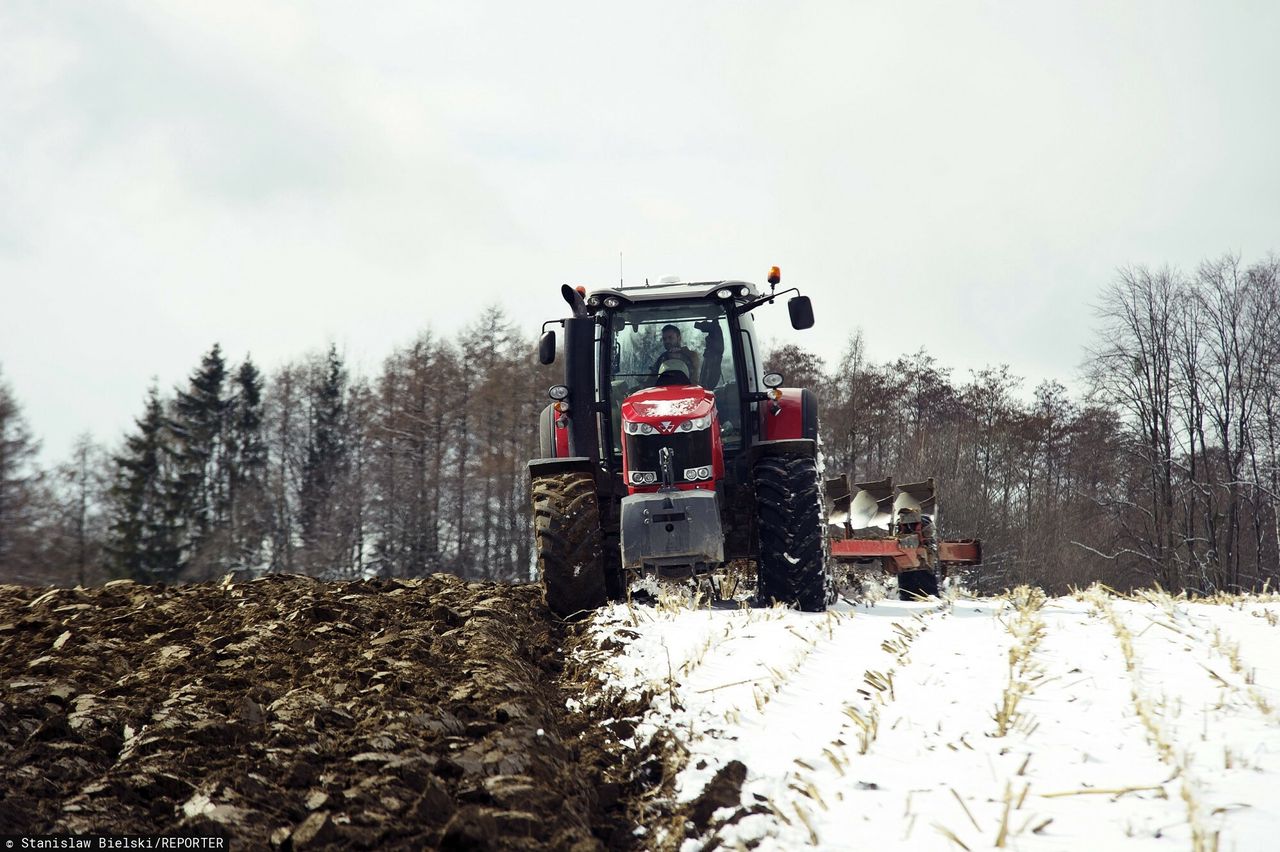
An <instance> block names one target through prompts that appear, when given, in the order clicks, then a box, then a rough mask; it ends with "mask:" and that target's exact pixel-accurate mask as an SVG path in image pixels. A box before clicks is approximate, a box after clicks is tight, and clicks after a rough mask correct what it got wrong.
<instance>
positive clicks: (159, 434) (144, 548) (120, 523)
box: [107, 387, 183, 583]
mask: <svg viewBox="0 0 1280 852" xmlns="http://www.w3.org/2000/svg"><path fill="white" fill-rule="evenodd" d="M135 422H136V423H137V426H138V431H137V433H135V434H133V435H129V436H128V437H126V438H125V449H124V452H123V453H122V454H120V455H118V456H116V457H115V463H116V482H115V484H114V485H113V486H112V488H111V491H110V498H111V502H112V511H111V518H112V519H111V527H110V533H109V541H108V545H107V552H108V554H109V556H110V559H111V568H112V572H113V573H114V574H116V575H117V576H120V577H128V578H130V579H134V580H138V581H140V582H144V583H145V582H154V581H172V580H174V579H176V578H177V575H178V570H179V567H180V556H181V547H180V543H179V542H180V537H181V533H182V528H183V523H182V519H181V517H180V516H179V514H178V513H177V512H176V511H175V507H174V500H173V494H172V490H171V488H170V484H169V482H168V481H167V480H168V475H167V474H168V469H169V468H170V467H171V466H172V460H171V454H172V451H171V448H170V447H169V444H168V423H167V421H166V418H165V416H164V409H163V406H162V405H161V402H160V395H159V392H158V391H157V390H156V389H155V388H154V387H152V388H151V390H150V392H149V394H148V396H147V407H146V411H145V412H144V414H143V416H142V418H141V419H139V420H137V421H135Z"/></svg>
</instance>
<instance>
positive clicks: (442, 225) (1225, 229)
mask: <svg viewBox="0 0 1280 852" xmlns="http://www.w3.org/2000/svg"><path fill="white" fill-rule="evenodd" d="M1278 35H1280V4H1277V3H1275V2H1256V3H1247V2H1231V3H1208V2H1200V3H1174V2H1141V3H1140V2H1128V0H1126V1H1125V2H1119V3H1117V2H1114V0H1110V2H1098V3H1084V2H1061V3H1041V2H1037V3H1013V2H1001V3H971V2H945V3H929V4H908V3H902V2H893V3H887V2H886V3H875V4H867V3H852V2H834V3H790V2H789V3H783V2H774V3H750V2H741V0H739V2H731V3H730V2H725V3H709V2H698V3H689V2H680V3H655V2H649V3H643V4H640V3H635V4H627V6H626V8H623V7H622V6H621V4H606V3H599V2H591V3H580V4H563V3H515V2H511V3H478V2H466V3H456V2H455V3H448V4H443V3H424V2H421V0H415V2H403V3H401V2H380V3H376V4H351V3H341V4H338V3H317V2H309V3H299V4H296V5H295V4H288V5H284V4H278V3H270V2H264V0H250V2H232V1H231V0H219V2H217V3H207V2H200V3H180V2H173V0H164V2H126V3H107V2H92V3H60V4H50V3H46V2H22V1H21V0H0V370H2V371H3V379H4V380H5V381H7V382H8V383H9V385H10V386H11V387H12V388H13V390H14V391H15V393H16V395H17V397H18V398H19V400H20V402H21V403H22V405H23V406H24V409H25V412H26V415H27V417H28V419H29V421H30V423H31V425H32V427H33V429H34V430H35V431H36V432H37V433H39V434H40V435H42V436H43V437H44V439H45V442H46V453H45V456H46V460H49V461H55V460H57V459H58V458H61V457H62V456H64V455H65V453H66V451H67V448H68V447H69V446H70V444H71V441H72V440H73V438H74V436H75V435H76V434H77V433H79V432H82V431H86V430H88V431H91V432H92V433H94V435H95V436H96V437H97V438H99V439H100V440H104V441H107V442H110V443H114V442H115V441H117V440H118V439H119V437H120V435H121V433H122V432H123V431H124V430H125V429H126V428H129V427H130V426H131V418H132V417H134V416H135V415H136V414H138V413H139V412H140V411H141V408H142V402H143V398H144V395H145V392H146V388H147V386H148V384H149V382H150V381H151V377H152V376H155V377H157V378H158V380H159V382H160V385H161V387H162V388H166V389H168V388H171V387H172V386H173V385H174V384H176V383H179V382H181V381H183V380H184V377H185V376H186V375H187V374H188V373H189V372H190V371H191V370H192V369H193V368H194V367H195V366H196V364H197V363H198V360H199V358H200V355H201V354H202V353H203V352H204V351H206V350H207V349H208V348H209V346H210V345H211V344H212V343H213V342H215V341H219V342H221V344H222V346H223V348H224V350H225V351H226V353H227V354H228V356H229V357H230V358H232V359H235V360H238V359H239V358H241V357H242V356H243V355H244V354H246V353H252V355H253V357H254V359H255V360H256V361H257V362H258V363H259V364H260V366H263V367H264V368H266V369H268V370H269V369H270V368H272V367H273V366H275V365H278V364H280V363H281V362H283V361H284V360H286V359H291V358H294V357H297V356H301V355H304V354H306V353H308V352H310V351H314V350H318V349H320V348H322V347H324V346H326V345H327V344H328V342H330V341H334V342H336V343H337V344H338V345H339V346H340V347H342V348H343V349H344V350H345V351H346V352H347V354H348V356H349V357H350V359H351V360H352V362H353V363H354V364H355V365H357V367H358V368H361V369H364V370H372V369H373V368H374V367H376V365H377V363H378V362H379V361H380V360H381V358H382V357H383V356H384V355H386V354H387V353H388V352H389V351H390V349H391V348H392V347H393V346H395V345H399V344H402V343H405V342H407V341H409V340H410V339H411V338H412V337H413V336H414V335H415V334H416V333H417V332H418V331H419V330H421V329H424V328H426V327H428V326H431V327H433V328H435V329H436V330H438V331H442V332H451V331H453V330H454V329H456V328H457V327H458V326H459V325H460V324H463V323H465V322H467V321H469V320H471V319H473V318H474V317H475V316H476V314H477V312H478V310H479V308H480V306H481V305H483V304H485V303H487V302H500V303H502V304H504V305H505V306H506V307H507V308H509V309H510V311H511V313H512V314H513V316H514V317H516V318H517V319H518V321H519V322H520V323H521V324H522V325H523V326H524V327H525V328H526V329H527V330H528V331H529V333H530V334H532V333H533V332H534V331H536V326H537V323H538V322H539V321H540V320H542V319H544V318H550V317H552V316H557V315H560V314H561V313H562V307H563V305H562V303H561V302H560V300H559V295H558V289H559V286H560V285H561V284H562V283H575V284H576V283H583V284H587V285H588V286H608V285H612V284H613V283H615V282H616V280H617V278H618V254H619V252H622V253H623V258H624V265H625V276H626V278H627V280H628V281H629V282H638V281H641V280H642V279H643V278H645V277H646V276H648V277H652V278H656V277H658V276H661V275H664V274H678V275H681V276H682V277H685V278H690V279H712V278H746V279H749V280H755V281H761V280H762V279H763V278H764V276H765V274H766V271H767V269H768V267H769V266H770V265H773V264H778V265H780V266H781V267H782V270H783V277H784V281H785V282H786V283H787V284H791V285H797V286H799V287H801V288H802V289H803V290H804V291H805V292H806V293H808V294H810V295H811V296H812V297H813V300H814V304H815V308H816V310H817V315H818V325H817V326H816V327H815V328H814V329H812V330H810V331H807V332H792V331H791V330H790V328H789V327H788V326H787V323H786V315H785V311H784V310H782V309H780V308H779V309H776V310H775V313H774V315H773V316H767V317H764V318H762V320H761V322H762V323H767V324H768V328H769V329H770V330H772V331H773V332H774V334H773V336H774V338H775V340H776V342H784V341H788V340H794V341H795V342H798V343H801V344H802V345H804V346H807V347H810V348H812V349H815V350H817V351H818V352H819V353H820V354H822V355H823V356H825V357H827V358H828V359H829V360H834V359H836V358H837V357H838V356H839V353H840V351H841V349H842V348H843V345H844V342H845V340H846V339H847V337H848V335H849V334H850V332H852V331H853V330H854V329H855V328H856V327H859V326H860V327H862V329H863V330H864V332H865V334H866V337H867V340H868V344H869V351H870V354H871V355H872V357H874V358H876V359H878V360H887V359H890V358H892V357H895V356H896V355H898V354H900V353H903V352H909V351H914V350H916V349H918V348H919V347H920V346H922V345H924V346H927V347H928V349H929V350H930V351H931V352H932V353H933V354H934V355H935V356H936V357H937V358H938V359H939V360H940V361H941V362H942V363H943V364H945V365H948V366H951V367H953V368H955V370H956V371H957V375H958V377H960V378H964V377H965V376H967V371H968V370H969V369H972V368H980V367H982V366H984V365H987V364H1001V363H1007V364H1009V365H1010V366H1011V367H1012V368H1013V370H1014V371H1015V372H1017V373H1019V374H1021V375H1023V376H1026V377H1028V382H1027V385H1028V387H1030V386H1031V385H1034V383H1035V382H1037V381H1040V380H1042V379H1046V378H1055V379H1058V380H1060V381H1063V382H1064V383H1068V384H1070V383H1071V381H1072V380H1073V377H1074V376H1075V374H1076V370H1077V367H1078V365H1079V363H1080V360H1081V356H1082V352H1081V348H1082V346H1083V345H1084V344H1086V343H1087V342H1088V341H1089V338H1090V334H1091V327H1092V324H1093V317H1092V313H1091V308H1090V304H1091V302H1092V301H1093V300H1094V299H1095V296H1096V294H1097V292H1098V290H1099V288H1100V287H1102V286H1103V285H1105V284H1106V283H1107V282H1108V281H1109V280H1110V279H1111V278H1112V276H1113V274H1114V271H1115V269H1116V268H1117V267H1118V266H1120V265H1123V264H1138V263H1145V264H1152V265H1159V264H1163V263H1170V264H1173V265H1177V266H1182V267H1184V268H1193V267H1194V265H1195V264H1196V263H1197V262H1198V261H1199V260H1201V259H1202V258H1204V257H1207V256H1212V255H1218V254H1221V253H1223V252H1226V251H1232V252H1238V253H1240V254H1242V255H1243V257H1244V259H1245V261H1246V262H1248V261H1252V260H1256V259H1258V258H1260V257H1262V256H1264V255H1265V254H1266V253H1268V252H1270V251H1277V250H1280V157H1277V153H1276V152H1277V150H1280V109H1278V108H1277V106H1278V105H1280V50H1278V49H1277V36H1278ZM766 336H769V335H768V333H767V332H766Z"/></svg>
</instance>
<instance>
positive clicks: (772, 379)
mask: <svg viewBox="0 0 1280 852" xmlns="http://www.w3.org/2000/svg"><path fill="white" fill-rule="evenodd" d="M782 382H783V378H782V374H781V373H765V374H764V386H765V387H767V388H780V387H782Z"/></svg>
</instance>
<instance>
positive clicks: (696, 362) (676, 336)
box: [650, 323, 702, 380]
mask: <svg viewBox="0 0 1280 852" xmlns="http://www.w3.org/2000/svg"><path fill="white" fill-rule="evenodd" d="M662 349H663V352H662V354H661V355H659V356H658V360H657V361H655V362H654V364H653V370H651V371H650V372H653V373H657V374H659V375H660V374H661V373H662V367H663V364H664V363H666V362H668V361H671V360H677V359H678V360H680V361H683V362H684V363H685V364H686V365H687V366H688V370H686V373H685V374H686V375H687V376H688V377H689V378H690V379H691V380H696V379H697V378H698V377H700V376H701V375H702V372H701V367H702V359H701V358H700V357H699V356H698V353H697V352H694V351H693V350H692V349H690V348H689V347H688V346H685V345H684V341H683V335H681V333H680V329H679V328H678V327H677V326H674V325H671V324H670V323H668V324H667V325H664V326H663V327H662Z"/></svg>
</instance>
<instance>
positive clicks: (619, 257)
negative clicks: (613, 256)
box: [618, 252, 623, 290]
mask: <svg viewBox="0 0 1280 852" xmlns="http://www.w3.org/2000/svg"><path fill="white" fill-rule="evenodd" d="M622 286H623V283H622V252H618V289H619V290H621V289H622Z"/></svg>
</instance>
